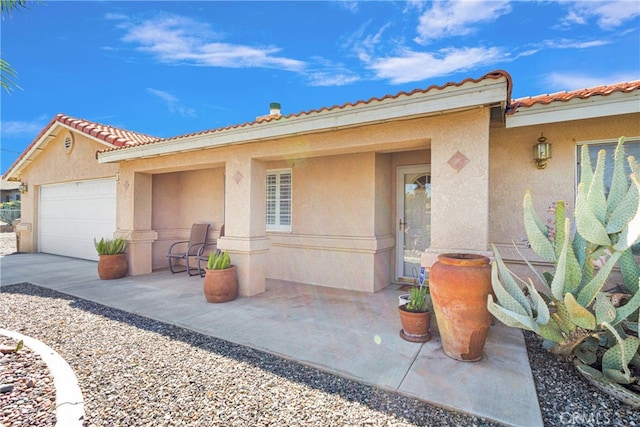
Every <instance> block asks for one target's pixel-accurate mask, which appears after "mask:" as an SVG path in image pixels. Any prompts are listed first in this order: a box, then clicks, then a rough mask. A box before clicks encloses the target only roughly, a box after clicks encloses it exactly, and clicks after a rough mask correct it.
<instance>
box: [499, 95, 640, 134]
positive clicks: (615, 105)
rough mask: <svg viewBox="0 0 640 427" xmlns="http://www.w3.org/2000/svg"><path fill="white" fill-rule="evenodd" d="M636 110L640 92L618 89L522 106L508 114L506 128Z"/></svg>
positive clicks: (636, 111) (639, 101)
mask: <svg viewBox="0 0 640 427" xmlns="http://www.w3.org/2000/svg"><path fill="white" fill-rule="evenodd" d="M632 113H640V91H634V92H631V93H624V92H616V93H612V94H610V95H608V96H593V97H589V98H586V99H581V98H574V99H571V100H569V101H553V102H550V103H549V104H534V105H532V106H530V107H520V108H518V109H517V111H516V112H515V113H513V114H511V115H507V117H506V127H507V128H514V127H521V126H531V125H539V124H547V123H557V122H566V121H570V120H583V119H591V118H596V117H607V116H616V115H621V114H632Z"/></svg>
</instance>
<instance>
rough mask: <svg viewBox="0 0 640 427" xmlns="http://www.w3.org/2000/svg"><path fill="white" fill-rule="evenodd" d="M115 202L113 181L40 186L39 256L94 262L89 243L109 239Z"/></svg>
mask: <svg viewBox="0 0 640 427" xmlns="http://www.w3.org/2000/svg"><path fill="white" fill-rule="evenodd" d="M115 200H116V185H115V181H114V180H96V181H82V182H73V183H66V184H56V185H47V186H42V187H41V189H40V209H39V212H40V214H39V250H40V252H46V253H52V254H57V255H65V256H71V257H75V258H83V259H90V260H97V259H98V255H97V254H96V251H95V247H94V243H93V239H94V238H98V239H100V238H101V237H112V236H113V233H114V231H115V229H116V202H115Z"/></svg>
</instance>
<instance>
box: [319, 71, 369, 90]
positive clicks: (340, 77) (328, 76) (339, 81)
mask: <svg viewBox="0 0 640 427" xmlns="http://www.w3.org/2000/svg"><path fill="white" fill-rule="evenodd" d="M308 78H309V84H310V85H311V86H345V85H348V84H351V83H354V82H357V81H359V80H360V76H358V75H355V74H353V73H349V72H328V71H318V72H314V73H310V74H309V76H308Z"/></svg>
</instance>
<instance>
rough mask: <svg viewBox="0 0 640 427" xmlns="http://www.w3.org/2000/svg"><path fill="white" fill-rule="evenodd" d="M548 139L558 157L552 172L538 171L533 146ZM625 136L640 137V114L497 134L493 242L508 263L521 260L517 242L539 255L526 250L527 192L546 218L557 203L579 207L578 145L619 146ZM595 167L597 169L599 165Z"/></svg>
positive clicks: (491, 198)
mask: <svg viewBox="0 0 640 427" xmlns="http://www.w3.org/2000/svg"><path fill="white" fill-rule="evenodd" d="M541 133H543V134H544V136H545V137H546V138H547V142H549V143H551V145H552V153H553V157H552V158H551V159H550V160H549V162H548V166H547V168H546V169H537V167H536V164H535V162H534V161H533V148H532V147H533V145H534V144H536V143H537V139H538V138H539V137H540V134H541ZM620 136H627V137H632V136H636V137H637V136H640V114H627V115H622V116H615V117H606V118H601V119H591V120H578V121H570V122H562V123H552V124H545V125H539V126H526V127H520V128H513V129H491V142H490V147H489V151H490V164H489V172H490V191H489V204H490V221H489V229H490V232H489V233H490V240H491V242H493V243H496V244H497V245H498V247H499V249H500V251H501V253H503V249H502V248H504V252H505V254H506V255H507V258H514V259H517V258H518V256H517V254H515V253H514V251H512V250H510V248H511V247H512V240H513V241H515V243H517V244H518V245H520V246H523V250H524V252H525V254H526V255H527V256H528V257H530V258H531V259H536V257H535V255H534V254H533V253H532V252H531V251H529V250H527V249H526V248H524V246H525V242H523V239H526V233H525V231H524V225H523V220H522V218H523V211H522V201H523V198H524V193H525V191H526V190H527V189H530V190H531V193H532V196H533V203H534V206H535V207H536V210H537V211H538V213H539V215H541V216H543V217H544V215H545V214H546V212H547V210H548V209H549V207H550V206H551V204H552V203H553V202H555V201H557V200H565V201H566V202H568V206H569V209H570V210H572V209H573V208H574V207H575V204H574V200H575V188H576V182H575V181H576V178H575V177H576V164H577V159H576V153H577V143H579V142H584V141H594V140H607V139H613V140H617V138H619V137H620ZM594 166H595V165H594Z"/></svg>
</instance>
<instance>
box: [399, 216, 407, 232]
mask: <svg viewBox="0 0 640 427" xmlns="http://www.w3.org/2000/svg"><path fill="white" fill-rule="evenodd" d="M407 225H409V223H408V222H404V221H402V218H400V221H398V227H400V230H402V229H403V228H402V227H406V226H407Z"/></svg>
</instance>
